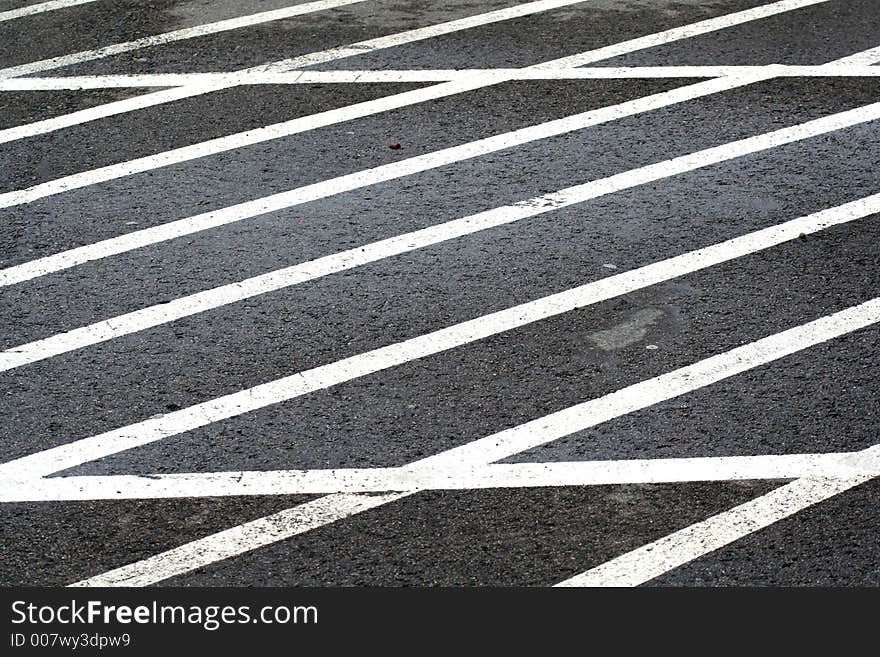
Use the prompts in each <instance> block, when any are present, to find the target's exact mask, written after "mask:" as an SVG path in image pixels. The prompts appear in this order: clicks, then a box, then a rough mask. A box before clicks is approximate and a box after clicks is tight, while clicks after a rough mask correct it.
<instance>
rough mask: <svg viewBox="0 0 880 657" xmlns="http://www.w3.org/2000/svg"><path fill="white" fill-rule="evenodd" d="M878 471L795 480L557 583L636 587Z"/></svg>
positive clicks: (875, 474) (860, 481)
mask: <svg viewBox="0 0 880 657" xmlns="http://www.w3.org/2000/svg"><path fill="white" fill-rule="evenodd" d="M877 474H880V473H874V474H864V475H858V476H854V477H850V478H848V479H837V478H816V479H814V478H810V479H798V480H796V481H793V482H791V483H790V484H787V485H785V486H782V487H781V488H777V489H776V490H774V491H771V492H770V493H767V494H766V495H762V496H761V497H758V498H756V499H754V500H751V501H750V502H746V503H745V504H741V505H740V506H737V507H734V508H733V509H730V510H729V511H725V512H724V513H720V514H718V515H716V516H713V517H711V518H709V519H708V520H704V521H702V522H699V523H697V524H695V525H691V526H690V527H687V528H686V529H682V530H680V531H677V532H675V533H674V534H670V535H669V536H666V537H664V538H661V539H660V540H658V541H654V542H653V543H649V544H648V545H645V546H642V547H640V548H638V549H636V550H633V551H632V552H628V553H626V554H624V555H622V556H619V557H617V558H615V559H612V560H611V561H608V562H606V563H604V564H602V565H601V566H597V567H596V568H593V569H591V570H588V571H587V572H585V573H581V574H580V575H575V576H574V577H572V578H570V579H567V580H565V581H564V582H560V583H559V584H557V586H563V587H621V586H638V585H639V584H644V583H645V582H648V581H650V580H652V579H654V578H655V577H659V576H660V575H663V574H664V573H666V572H669V571H670V570H672V569H674V568H678V567H679V566H683V565H684V564H686V563H688V562H689V561H693V560H694V559H697V558H699V557H701V556H703V555H705V554H708V553H710V552H713V551H714V550H718V549H720V548H722V547H724V546H725V545H730V544H731V543H733V542H734V541H737V540H739V539H741V538H744V537H745V536H748V535H749V534H753V533H754V532H756V531H759V530H761V529H764V528H765V527H769V526H770V525H772V524H773V523H775V522H779V521H780V520H783V519H785V518H788V517H789V516H792V515H794V514H796V513H798V512H799V511H803V510H804V509H806V508H808V507H810V506H812V505H814V504H818V503H819V502H823V501H825V500H827V499H830V498H832V497H834V496H835V495H839V494H840V493H843V492H846V491H848V490H849V489H851V488H854V487H855V486H858V485H860V484H863V483H865V482H866V481H869V480H870V479H872V478H873V477H875V476H877Z"/></svg>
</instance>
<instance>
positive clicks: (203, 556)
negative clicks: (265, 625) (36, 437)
mask: <svg viewBox="0 0 880 657" xmlns="http://www.w3.org/2000/svg"><path fill="white" fill-rule="evenodd" d="M878 321H880V298H875V299H872V300H871V301H867V302H865V303H863V304H860V305H858V306H853V307H850V308H847V309H845V310H842V311H840V312H837V313H834V314H833V315H828V316H825V317H822V318H820V319H817V320H814V321H812V322H809V323H807V324H803V325H801V326H798V327H795V328H792V329H788V330H786V331H782V332H781V333H776V334H774V335H771V336H768V337H765V338H762V339H760V340H757V341H755V342H752V343H749V344H746V345H743V346H741V347H737V348H735V349H732V350H730V351H727V352H724V353H721V354H717V355H715V356H711V357H709V358H706V359H704V360H701V361H698V362H696V363H694V364H692V365H688V366H686V367H683V368H679V369H677V370H674V371H672V372H669V373H667V374H663V375H661V376H659V377H655V378H653V379H647V380H645V381H642V382H640V383H637V384H635V385H632V386H628V387H627V388H623V389H621V390H618V391H616V392H613V393H611V394H609V395H605V396H604V397H598V398H596V399H593V400H590V401H588V402H584V403H582V404H578V405H577V406H573V407H570V408H568V409H565V410H563V411H560V412H557V413H553V414H551V415H548V416H546V417H544V418H539V419H537V420H533V421H531V422H527V423H525V424H521V425H519V426H516V427H513V428H511V429H507V430H504V431H501V432H499V433H496V434H493V435H492V436H487V437H486V438H481V439H480V440H477V441H474V442H473V443H469V444H467V445H463V446H461V447H456V448H453V449H451V450H447V451H445V452H441V453H439V454H436V455H434V456H429V457H427V458H424V459H421V460H419V461H415V462H414V463H411V464H410V465H409V466H406V467H407V469H408V470H409V471H410V472H422V471H434V472H435V473H436V474H442V473H443V472H446V473H454V472H455V471H456V470H458V469H460V468H461V467H462V466H475V465H486V464H489V463H492V462H494V461H497V460H499V459H502V458H509V457H511V456H514V455H516V454H518V453H520V452H522V451H525V450H527V449H531V448H533V447H536V446H538V445H541V444H546V443H548V442H552V441H553V440H557V439H558V438H560V437H562V436H564V435H568V434H569V433H572V432H574V431H578V430H582V429H583V428H585V427H588V426H595V425H596V424H600V423H602V422H607V421H609V420H611V419H614V418H615V417H619V416H620V415H624V414H627V413H632V412H633V411H635V410H639V409H642V408H648V407H650V406H653V405H654V404H657V403H659V402H661V401H664V400H666V399H671V398H673V397H677V396H680V395H682V394H686V393H688V392H693V391H694V390H698V389H700V388H703V387H705V386H708V385H711V384H713V383H717V382H718V381H721V380H723V379H725V378H728V377H731V376H734V375H736V374H740V373H742V372H745V371H747V370H750V369H752V368H755V367H759V366H761V365H765V364H767V363H770V362H773V361H775V360H778V359H780V358H783V357H785V356H788V355H791V354H793V353H796V352H798V351H801V350H803V349H807V348H809V347H811V346H814V345H817V344H821V343H822V342H826V341H828V340H831V339H833V338H836V337H840V336H842V335H846V334H847V333H851V332H853V331H857V330H859V329H862V328H865V327H867V326H870V325H872V324H875V323H876V322H878ZM44 454H45V452H44ZM25 458H27V457H25ZM13 463H14V462H13ZM59 469H60V468H59ZM56 471H57V469H52V470H51V472H45V474H51V473H52V472H56ZM438 471H439V472H438ZM13 472H15V471H13ZM11 474H12V473H10V475H9V476H11ZM19 474H20V473H19ZM870 476H871V475H864V474H862V475H857V476H854V477H852V478H850V479H840V480H836V481H838V482H846V483H848V484H849V486H848V487H851V486H852V485H855V483H853V482H860V481H862V480H864V478H865V477H868V478H870ZM798 481H804V480H798ZM7 485H8V484H7ZM843 485H844V484H838V485H837V486H836V487H835V488H834V490H837V491H838V492H842V491H840V490H839V489H840V488H841V487H843ZM417 492H419V491H418V490H410V491H401V492H400V493H399V494H398V495H399V496H398V497H396V498H395V499H394V500H392V501H396V500H398V499H402V498H403V497H406V496H408V495H413V494H415V493H417ZM834 494H836V493H834ZM370 499H375V498H371V497H370V496H369V495H367V494H362V493H358V494H341V495H331V496H329V497H322V498H319V499H318V500H313V501H312V502H309V503H307V504H316V503H319V502H320V501H321V500H329V502H328V504H331V505H332V507H333V510H334V513H332V514H328V518H327V521H326V522H324V523H322V524H321V525H317V524H312V525H310V526H309V529H313V528H316V527H317V526H324V525H326V524H330V523H333V522H336V521H338V520H343V519H345V518H348V517H351V516H353V515H355V514H357V513H360V512H361V510H362V508H361V506H362V505H363V504H365V503H367V502H368V501H369V500H370ZM303 506H304V505H299V506H298V507H293V508H291V509H286V510H285V511H281V512H279V513H276V514H272V515H269V516H266V517H264V518H261V519H259V520H255V521H252V522H250V523H246V524H244V525H240V526H238V527H235V528H232V529H229V530H226V531H225V532H220V533H218V534H212V535H209V536H206V537H204V538H201V539H198V540H195V541H192V542H190V543H186V544H184V545H181V546H179V547H177V548H174V549H173V550H170V551H168V552H163V553H160V554H156V555H154V556H152V557H149V558H147V559H144V560H142V561H137V562H134V563H131V564H128V565H125V566H122V567H120V568H116V569H114V570H111V571H109V572H106V573H103V574H101V575H96V576H94V577H90V578H88V579H85V580H82V581H80V582H77V583H76V584H74V586H147V585H149V584H154V583H156V582H160V581H162V580H165V579H168V578H170V577H174V576H176V575H181V574H183V573H185V572H188V571H190V570H194V569H196V568H200V567H203V566H207V565H210V564H212V563H215V562H217V561H221V560H223V559H228V558H230V557H234V556H237V555H240V554H244V553H246V552H250V551H251V550H254V549H256V548H260V547H263V546H266V545H268V544H270V543H272V542H276V541H281V540H285V539H288V538H290V537H292V536H295V535H297V534H300V533H302V524H301V523H297V522H290V521H289V518H291V517H298V516H297V513H298V511H297V509H301V508H302V507H303ZM378 506H380V505H379V504H377V505H375V506H371V507H370V508H376V507H378ZM227 532H238V533H235V534H233V535H234V536H236V537H241V540H235V541H228V540H226V536H225V535H226V534H227Z"/></svg>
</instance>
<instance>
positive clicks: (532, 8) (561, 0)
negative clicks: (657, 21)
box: [0, 0, 583, 144]
mask: <svg viewBox="0 0 880 657" xmlns="http://www.w3.org/2000/svg"><path fill="white" fill-rule="evenodd" d="M353 1H355V0H349V2H353ZM357 1H362V0H357ZM580 2H583V0H537V1H535V2H529V3H526V4H522V5H517V6H514V7H509V8H507V9H499V10H496V11H491V12H486V13H483V14H476V15H474V16H468V17H466V18H460V19H457V20H452V21H447V22H445V23H438V24H436V25H429V26H427V27H421V28H417V29H414V30H407V31H405V32H399V33H397V34H390V35H388V36H384V37H378V38H375V39H368V40H366V41H360V42H358V43H354V44H351V45H349V46H345V47H342V48H331V49H330V50H322V51H319V52H316V53H309V54H307V55H302V56H300V57H295V58H293V59H287V60H283V61H280V62H274V63H272V64H262V65H259V66H253V67H250V68H246V69H242V70H240V71H237V72H235V73H233V74H232V75H233V78H232V80H231V81H230V82H228V83H218V82H214V83H211V84H210V85H209V86H205V85H204V84H200V85H195V86H191V87H186V88H182V89H177V90H176V94H172V95H169V94H165V95H162V94H161V92H160V93H152V94H145V95H142V96H138V97H136V98H129V99H127V100H123V101H115V102H112V103H106V104H104V105H100V106H97V107H93V108H90V109H89V110H81V111H78V112H72V113H69V114H63V115H61V116H57V117H54V118H51V119H45V120H43V121H36V122H34V123H28V124H26V125H22V126H18V127H15V128H8V129H6V130H0V144H2V143H7V142H10V141H14V140H16V139H23V138H25V137H32V136H34V135H39V134H46V133H49V132H53V131H55V130H60V129H62V128H66V127H70V126H73V125H79V124H81V123H85V122H87V121H95V120H97V119H101V118H106V117H109V116H114V115H117V114H123V113H125V112H130V111H132V110H136V109H143V108H146V107H154V106H156V105H161V104H163V103H167V102H170V101H173V100H181V99H183V98H191V97H194V96H200V95H202V94H205V93H210V92H212V91H219V90H221V89H227V88H229V87H234V86H237V85H238V84H239V82H238V81H237V80H239V79H241V78H247V77H248V76H250V75H260V74H265V73H267V72H274V73H280V72H282V71H285V70H290V69H294V68H297V67H301V66H308V65H310V64H317V63H323V62H330V61H334V60H338V59H344V58H346V57H351V56H353V55H362V54H364V53H365V52H372V51H376V50H380V49H384V48H391V47H394V46H399V45H402V44H406V43H414V42H416V41H422V40H424V39H429V38H432V37H437V36H441V35H443V34H450V33H453V32H458V31H460V30H466V29H470V28H473V27H477V26H480V25H488V24H490V23H497V22H501V21H506V20H510V19H513V18H521V17H524V16H529V15H532V14H536V13H541V12H544V11H548V10H551V9H558V8H560V7H564V6H568V5H572V4H577V3H580ZM2 78H3V75H2V71H0V80H2ZM451 93H457V92H455V91H452V92H451ZM270 128H271V126H270ZM240 134H247V133H240Z"/></svg>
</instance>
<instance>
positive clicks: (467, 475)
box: [0, 447, 880, 503]
mask: <svg viewBox="0 0 880 657" xmlns="http://www.w3.org/2000/svg"><path fill="white" fill-rule="evenodd" d="M875 471H878V472H880V452H878V450H877V448H876V447H875V448H873V452H871V453H870V454H866V453H864V452H838V453H829V454H792V455H760V456H722V457H698V458H674V459H640V460H619V461H576V462H556V463H510V464H489V465H477V466H467V465H462V466H459V467H456V468H455V469H446V470H436V471H434V470H430V469H427V468H424V467H422V468H419V469H415V468H407V467H399V468H340V469H333V470H272V471H239V472H194V473H182V474H150V475H147V476H136V475H109V476H108V475H102V476H68V477H50V478H41V479H34V480H28V481H25V482H21V483H20V484H16V485H14V486H11V485H5V486H0V502H2V503H7V502H50V501H51V502H60V501H73V500H79V501H82V500H120V499H164V498H180V497H229V496H246V495H327V494H335V493H389V492H399V491H409V490H474V489H483V488H536V487H550V486H553V487H558V486H607V485H617V484H662V483H682V482H690V481H741V480H756V479H798V478H801V477H836V478H849V477H853V476H856V475H862V474H872V473H874V472H875Z"/></svg>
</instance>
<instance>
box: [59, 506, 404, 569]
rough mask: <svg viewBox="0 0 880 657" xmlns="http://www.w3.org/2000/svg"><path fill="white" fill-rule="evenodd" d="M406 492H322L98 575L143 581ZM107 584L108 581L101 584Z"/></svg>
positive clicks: (289, 534) (283, 536)
mask: <svg viewBox="0 0 880 657" xmlns="http://www.w3.org/2000/svg"><path fill="white" fill-rule="evenodd" d="M402 497H406V493H397V494H392V495H328V496H326V497H319V498H318V499H316V500H312V501H311V502H306V503H305V504H300V505H298V506H295V507H292V508H290V509H285V510H284V511H281V512H279V513H275V514H272V515H271V516H266V517H265V518H259V519H257V520H252V521H251V522H247V523H245V524H243V525H238V526H236V527H232V528H230V529H227V530H225V531H222V532H219V533H217V534H213V535H212V536H209V537H207V538H205V539H202V543H201V544H200V545H199V546H198V547H196V546H194V545H193V544H192V543H187V544H185V545H182V546H180V547H179V548H175V549H173V550H169V551H168V552H162V553H161V554H157V555H156V556H155V557H150V558H148V559H145V560H144V561H141V562H138V564H140V568H138V569H135V568H130V567H123V568H119V569H117V570H114V571H111V573H107V574H106V575H105V576H103V578H104V579H106V580H107V581H108V582H110V581H112V582H116V586H147V585H148V584H149V583H150V579H151V578H152V577H154V576H155V575H154V574H153V573H156V572H162V573H163V574H165V577H164V578H163V579H167V578H168V577H173V576H174V575H179V574H182V573H186V572H189V571H190V570H194V569H196V568H198V567H200V566H202V565H204V564H206V563H213V562H214V561H219V560H221V559H225V558H227V557H229V556H232V555H235V554H241V553H243V552H248V551H250V550H253V549H255V548H257V547H263V546H266V545H271V544H272V543H275V542H277V541H282V540H284V539H286V538H291V537H293V536H296V535H297V534H302V533H305V532H307V531H310V530H312V529H317V528H318V527H323V526H325V525H328V524H330V523H332V522H335V521H337V520H341V519H343V518H346V517H348V516H350V515H353V514H356V513H361V512H363V511H367V510H369V509H373V508H376V507H379V506H382V505H383V504H389V503H391V502H394V501H396V500H398V499H400V498H402ZM125 568H128V569H127V570H126V569H125ZM101 579H102V577H101V576H99V577H96V578H93V580H86V581H84V582H80V583H79V584H74V585H73V586H103V585H99V584H96V583H93V582H97V581H101ZM107 586H112V584H109V583H108V584H107Z"/></svg>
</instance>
